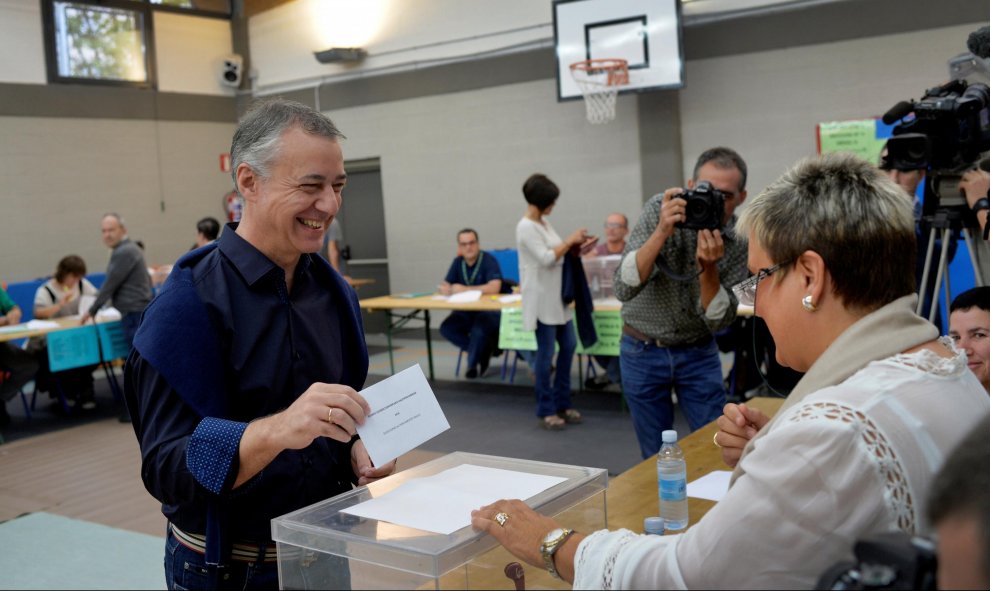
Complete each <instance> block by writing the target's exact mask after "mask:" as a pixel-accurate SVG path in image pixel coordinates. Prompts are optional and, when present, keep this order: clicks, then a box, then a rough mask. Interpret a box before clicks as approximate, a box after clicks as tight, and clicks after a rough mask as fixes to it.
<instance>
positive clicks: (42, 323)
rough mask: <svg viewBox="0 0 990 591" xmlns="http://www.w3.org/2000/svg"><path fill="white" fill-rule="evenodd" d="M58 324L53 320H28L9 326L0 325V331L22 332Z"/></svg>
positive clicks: (52, 326) (56, 326)
mask: <svg viewBox="0 0 990 591" xmlns="http://www.w3.org/2000/svg"><path fill="white" fill-rule="evenodd" d="M58 326H59V325H58V322H53V321H51V320H28V321H27V322H25V323H23V324H11V325H9V326H3V327H0V333H10V332H24V331H26V330H45V329H49V328H58Z"/></svg>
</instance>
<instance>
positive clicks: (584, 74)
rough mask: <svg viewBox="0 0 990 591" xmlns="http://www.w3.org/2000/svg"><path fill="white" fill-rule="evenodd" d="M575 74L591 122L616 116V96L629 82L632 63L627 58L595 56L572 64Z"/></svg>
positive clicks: (603, 120)
mask: <svg viewBox="0 0 990 591" xmlns="http://www.w3.org/2000/svg"><path fill="white" fill-rule="evenodd" d="M571 77H572V78H574V82H575V83H576V84H577V85H578V88H580V89H581V94H583V95H584V106H585V111H586V114H587V116H588V121H589V122H590V123H595V124H598V123H608V122H609V121H611V120H612V119H615V97H616V96H617V95H618V94H619V87H620V86H624V85H626V84H629V63H628V62H626V60H623V59H595V60H585V61H581V62H575V63H573V64H571Z"/></svg>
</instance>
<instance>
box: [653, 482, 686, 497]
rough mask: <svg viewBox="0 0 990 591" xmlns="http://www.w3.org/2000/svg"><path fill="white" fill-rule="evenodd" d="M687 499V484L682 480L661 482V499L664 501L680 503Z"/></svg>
mask: <svg viewBox="0 0 990 591" xmlns="http://www.w3.org/2000/svg"><path fill="white" fill-rule="evenodd" d="M686 497H687V483H686V482H685V481H684V479H682V478H678V479H676V480H667V479H666V478H664V479H661V480H660V498H661V499H662V500H664V501H680V500H683V499H684V498H686Z"/></svg>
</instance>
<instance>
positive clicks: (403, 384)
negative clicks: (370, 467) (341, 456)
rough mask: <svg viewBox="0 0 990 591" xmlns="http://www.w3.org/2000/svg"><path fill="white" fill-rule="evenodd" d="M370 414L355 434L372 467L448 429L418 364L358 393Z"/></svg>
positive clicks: (390, 459)
mask: <svg viewBox="0 0 990 591" xmlns="http://www.w3.org/2000/svg"><path fill="white" fill-rule="evenodd" d="M361 396H364V398H365V400H367V401H368V404H369V405H370V406H371V414H369V415H368V416H367V418H366V419H365V421H364V424H363V425H358V428H357V432H358V435H360V436H361V441H363V442H364V446H365V447H366V448H367V449H368V455H369V456H371V461H372V462H374V464H375V465H376V466H381V465H383V464H386V463H388V462H390V461H392V460H394V459H395V458H397V457H399V456H401V455H402V454H404V453H406V452H407V451H409V450H411V449H414V448H416V446H418V445H420V444H421V443H423V442H424V441H429V440H430V439H433V438H434V437H436V436H437V435H439V434H441V433H443V432H444V431H446V430H447V429H450V424H449V423H447V417H445V416H444V414H443V410H442V409H441V408H440V403H439V402H437V397H436V395H435V394H434V393H433V389H432V388H430V383H429V382H428V381H426V376H425V375H423V369H422V368H421V367H420V366H419V364H417V365H414V366H412V367H410V368H409V369H404V370H402V371H400V372H399V373H397V374H395V375H393V376H392V377H389V378H386V379H384V380H382V381H380V382H378V383H377V384H375V385H373V386H369V387H367V388H365V389H364V390H361Z"/></svg>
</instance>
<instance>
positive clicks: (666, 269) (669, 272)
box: [656, 224, 990, 283]
mask: <svg viewBox="0 0 990 591" xmlns="http://www.w3.org/2000/svg"><path fill="white" fill-rule="evenodd" d="M987 227H988V228H990V224H987ZM656 265H657V268H658V269H660V270H661V271H663V274H664V275H666V276H667V277H670V278H671V279H673V280H674V281H680V282H681V283H684V282H686V281H691V280H692V279H695V278H697V277H699V276H701V270H700V269H699V270H698V272H697V273H694V274H687V275H681V274H680V273H677V272H676V271H674V270H673V269H671V268H670V264H669V263H668V262H667V258H666V257H664V256H663V254H658V255H657V260H656Z"/></svg>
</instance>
